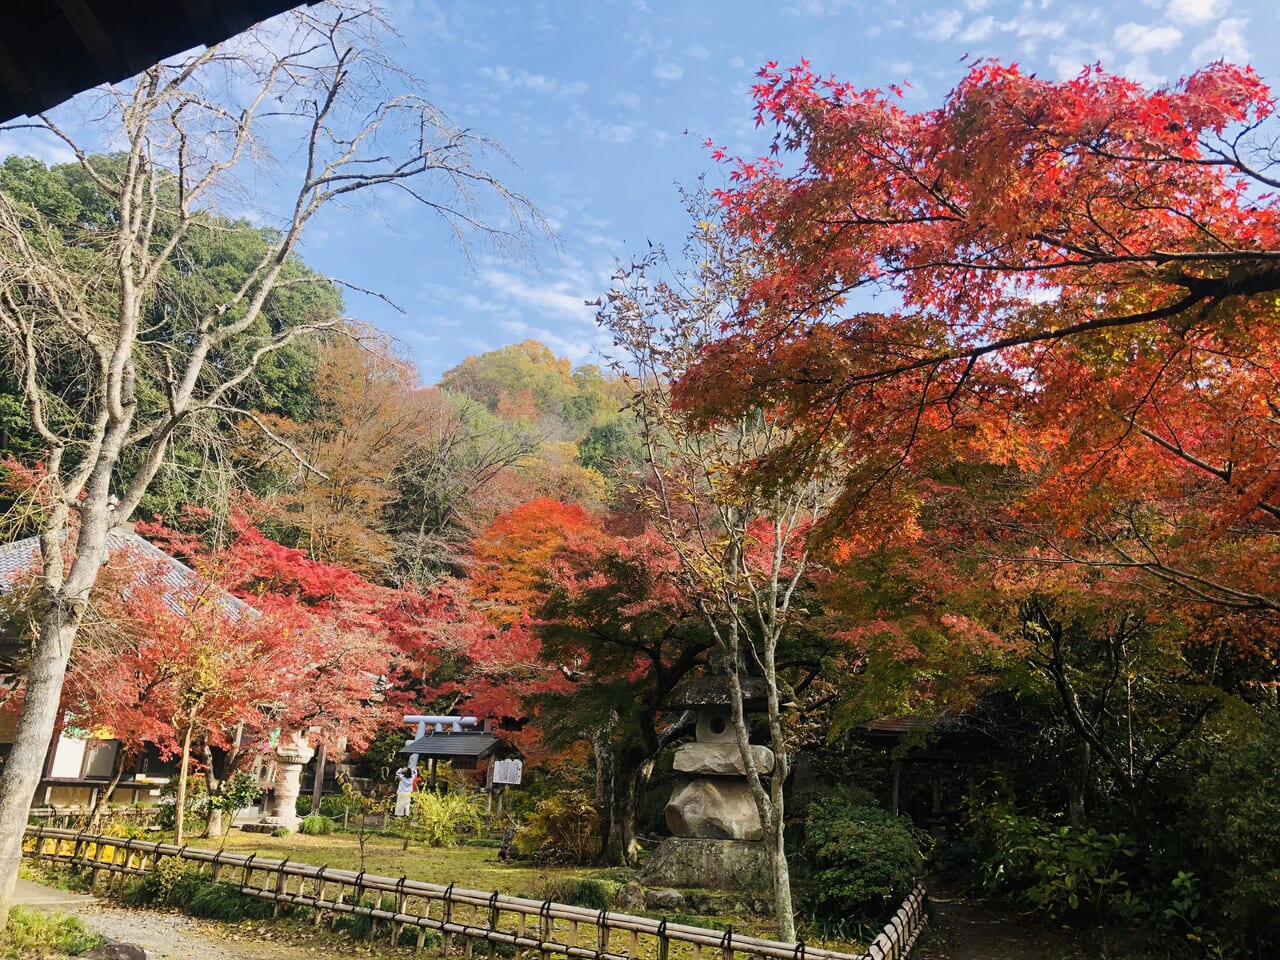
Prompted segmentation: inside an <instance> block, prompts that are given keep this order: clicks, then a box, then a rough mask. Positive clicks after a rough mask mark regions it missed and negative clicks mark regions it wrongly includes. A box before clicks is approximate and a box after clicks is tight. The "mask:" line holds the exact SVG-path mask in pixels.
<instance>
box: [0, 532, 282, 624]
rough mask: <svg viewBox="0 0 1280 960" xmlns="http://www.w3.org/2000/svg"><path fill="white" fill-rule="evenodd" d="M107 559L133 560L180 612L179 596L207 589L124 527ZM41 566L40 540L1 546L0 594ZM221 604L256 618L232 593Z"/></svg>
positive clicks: (111, 537)
mask: <svg viewBox="0 0 1280 960" xmlns="http://www.w3.org/2000/svg"><path fill="white" fill-rule="evenodd" d="M107 556H108V557H109V558H110V559H111V561H112V562H114V563H116V564H119V563H120V562H121V560H122V559H124V558H131V560H132V562H131V564H130V565H131V566H136V567H137V568H138V576H139V577H142V576H145V577H146V579H147V580H148V581H149V582H151V583H162V584H164V585H165V586H167V587H169V588H171V590H172V594H171V595H169V597H168V602H169V605H170V606H171V607H173V608H174V610H176V611H178V612H181V604H180V603H179V602H178V600H177V595H178V594H181V593H182V592H183V591H186V590H199V589H201V588H202V587H203V586H204V583H203V581H201V579H200V577H199V576H198V575H197V574H196V572H195V571H194V570H192V569H191V568H190V567H188V566H187V565H186V564H185V563H183V562H182V561H180V560H177V559H175V558H173V557H171V556H169V554H167V553H165V552H164V551H163V550H161V549H160V548H159V547H157V546H156V545H155V544H153V543H151V542H150V541H148V540H146V539H145V538H143V537H140V536H138V535H137V534H136V533H134V532H133V531H132V530H129V529H127V528H125V527H115V528H113V529H112V530H111V531H110V532H109V533H108V534H107ZM39 567H40V538H39V537H28V538H27V539H25V540H17V541H15V542H14V543H6V544H3V545H0V593H4V592H6V591H8V590H10V589H12V587H13V585H14V583H15V582H16V581H17V579H18V577H20V576H21V575H22V574H24V573H28V572H30V573H34V572H36V571H38V570H39ZM219 603H221V605H222V606H223V608H224V609H225V610H226V611H227V612H228V613H229V614H230V615H231V616H233V617H235V618H236V619H239V618H240V617H243V616H257V611H256V610H254V609H253V607H251V606H249V604H247V603H245V602H244V601H243V600H241V599H239V598H238V597H234V596H232V595H231V594H229V593H225V594H223V596H222V598H221V600H220V601H219Z"/></svg>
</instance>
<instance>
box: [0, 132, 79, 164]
mask: <svg viewBox="0 0 1280 960" xmlns="http://www.w3.org/2000/svg"><path fill="white" fill-rule="evenodd" d="M15 155H16V156H22V157H35V158H36V159H37V160H39V161H40V162H41V163H43V164H45V166H50V167H52V166H55V165H56V164H59V163H72V162H73V161H74V160H75V158H76V155H75V152H74V151H73V150H72V149H71V148H70V147H68V146H67V145H66V144H65V143H63V142H62V141H61V140H57V139H55V138H54V137H53V135H52V134H47V133H46V134H42V133H40V132H39V131H38V130H0V157H9V156H15Z"/></svg>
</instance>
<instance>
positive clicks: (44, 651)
mask: <svg viewBox="0 0 1280 960" xmlns="http://www.w3.org/2000/svg"><path fill="white" fill-rule="evenodd" d="M62 613H63V611H62V610H61V609H59V608H57V607H55V608H54V609H52V610H50V611H49V613H47V614H46V615H45V617H44V618H43V620H42V622H41V624H40V641H39V642H38V643H37V645H36V649H35V652H34V654H33V656H32V660H31V665H30V667H29V668H28V670H27V691H26V696H25V697H24V698H23V702H22V715H21V719H20V720H19V721H18V732H17V735H16V736H15V737H14V742H13V750H12V752H10V754H9V757H8V759H7V760H6V761H5V764H4V776H3V777H0V824H2V825H3V826H4V828H5V829H4V830H2V831H0V928H2V927H3V926H4V925H5V924H7V923H8V919H9V906H10V904H11V903H12V902H13V889H14V887H15V885H16V884H17V879H18V865H19V864H20V863H21V861H22V840H23V826H24V825H25V824H26V822H27V814H28V812H29V811H30V809H31V800H32V798H33V797H34V796H35V792H36V787H37V786H39V784H40V774H41V772H42V771H43V769H44V758H45V754H46V753H47V752H48V750H49V738H50V737H52V736H53V729H54V727H55V725H56V724H57V722H58V713H59V709H60V705H61V704H60V700H59V698H60V696H61V693H62V678H63V676H64V675H65V673H66V670H67V659H68V655H69V654H70V649H71V641H72V638H73V637H74V636H75V629H76V628H75V623H76V621H77V620H78V619H79V618H78V615H77V614H76V613H75V612H74V611H65V619H64V617H63V616H56V615H55V614H62ZM60 621H61V622H60ZM64 624H65V625H64ZM64 651H65V652H64Z"/></svg>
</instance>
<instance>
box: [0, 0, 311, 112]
mask: <svg viewBox="0 0 1280 960" xmlns="http://www.w3.org/2000/svg"><path fill="white" fill-rule="evenodd" d="M310 2H314V0H310ZM300 5H301V0H11V2H9V3H3V4H0V122H4V121H7V120H11V119H13V118H14V117H17V116H21V115H24V114H26V115H33V114H37V113H40V112H42V111H44V110H48V109H49V108H50V107H52V106H54V105H56V104H59V103H61V102H62V101H64V100H67V99H69V98H70V97H72V96H74V95H75V94H77V93H80V92H81V91H82V90H88V89H89V88H90V87H96V86H98V85H99V84H102V83H116V82H119V81H120V80H124V79H125V78H127V77H131V76H133V75H134V74H136V73H139V72H140V71H142V70H145V69H146V68H147V67H149V66H151V65H152V64H154V63H159V62H160V61H161V60H163V59H165V58H166V57H171V56H173V55H174V54H177V53H181V52H182V51H184V50H190V49H191V48H192V47H198V46H203V45H209V44H214V43H219V42H221V41H223V40H225V39H227V38H228V37H230V36H234V35H235V34H237V33H239V32H240V31H242V30H244V29H245V28H247V27H249V26H251V25H252V24H254V23H257V22H258V21H260V20H265V19H267V18H268V17H271V16H274V15H275V14H277V13H281V12H283V11H285V10H288V9H290V8H292V7H295V6H300Z"/></svg>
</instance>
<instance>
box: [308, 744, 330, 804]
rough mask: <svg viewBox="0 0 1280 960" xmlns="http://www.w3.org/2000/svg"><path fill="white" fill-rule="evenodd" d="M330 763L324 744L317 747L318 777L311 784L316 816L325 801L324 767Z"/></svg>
mask: <svg viewBox="0 0 1280 960" xmlns="http://www.w3.org/2000/svg"><path fill="white" fill-rule="evenodd" d="M328 762H329V757H328V753H327V751H326V750H325V748H324V742H323V741H322V742H320V743H318V744H317V745H316V777H315V781H314V782H313V783H312V784H311V815H312V816H315V815H316V814H318V813H319V812H320V803H321V801H322V800H323V799H324V765H325V764H326V763H328Z"/></svg>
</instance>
